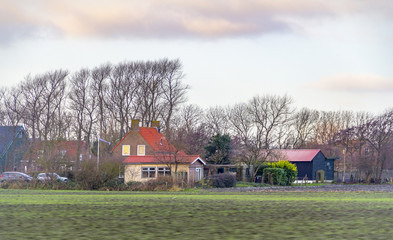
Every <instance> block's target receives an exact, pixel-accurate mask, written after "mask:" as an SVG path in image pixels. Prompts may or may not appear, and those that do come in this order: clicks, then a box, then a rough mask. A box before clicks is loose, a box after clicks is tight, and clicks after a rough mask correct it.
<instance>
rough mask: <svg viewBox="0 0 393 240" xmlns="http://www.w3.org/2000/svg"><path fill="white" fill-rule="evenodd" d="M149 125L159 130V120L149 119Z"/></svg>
mask: <svg viewBox="0 0 393 240" xmlns="http://www.w3.org/2000/svg"><path fill="white" fill-rule="evenodd" d="M151 127H154V128H157V130H158V131H160V121H151Z"/></svg>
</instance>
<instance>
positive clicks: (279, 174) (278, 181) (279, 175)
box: [263, 168, 287, 185]
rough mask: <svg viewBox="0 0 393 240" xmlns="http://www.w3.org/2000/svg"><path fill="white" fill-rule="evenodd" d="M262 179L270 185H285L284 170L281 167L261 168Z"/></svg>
mask: <svg viewBox="0 0 393 240" xmlns="http://www.w3.org/2000/svg"><path fill="white" fill-rule="evenodd" d="M263 181H264V182H267V183H270V184H271V185H286V183H287V178H286V174H285V170H284V169H282V168H265V169H264V170H263Z"/></svg>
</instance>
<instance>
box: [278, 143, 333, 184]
mask: <svg viewBox="0 0 393 240" xmlns="http://www.w3.org/2000/svg"><path fill="white" fill-rule="evenodd" d="M279 152H280V158H279V160H288V161H289V162H291V163H293V164H295V165H296V167H297V172H298V173H297V179H298V180H302V179H304V178H305V177H307V179H308V180H321V179H324V180H334V160H336V158H327V157H326V156H325V155H324V154H323V153H322V151H321V150H320V149H281V150H279Z"/></svg>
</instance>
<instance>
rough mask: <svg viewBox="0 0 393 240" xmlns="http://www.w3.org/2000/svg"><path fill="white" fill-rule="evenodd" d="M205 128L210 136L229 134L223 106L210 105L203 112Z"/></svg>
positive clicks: (228, 125)
mask: <svg viewBox="0 0 393 240" xmlns="http://www.w3.org/2000/svg"><path fill="white" fill-rule="evenodd" d="M205 123H206V129H207V131H208V132H209V135H210V136H214V135H217V134H220V135H226V134H229V129H230V124H229V121H228V119H227V114H226V111H225V108H224V107H221V106H215V107H210V108H208V109H207V110H206V112H205Z"/></svg>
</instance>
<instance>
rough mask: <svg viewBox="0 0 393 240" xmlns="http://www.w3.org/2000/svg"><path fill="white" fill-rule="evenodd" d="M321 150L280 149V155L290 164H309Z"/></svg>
mask: <svg viewBox="0 0 393 240" xmlns="http://www.w3.org/2000/svg"><path fill="white" fill-rule="evenodd" d="M320 151H321V149H281V150H280V155H281V157H282V158H285V159H284V160H288V161H290V162H311V161H312V160H313V159H314V157H315V156H316V155H317V154H318V153H319V152H320Z"/></svg>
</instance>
